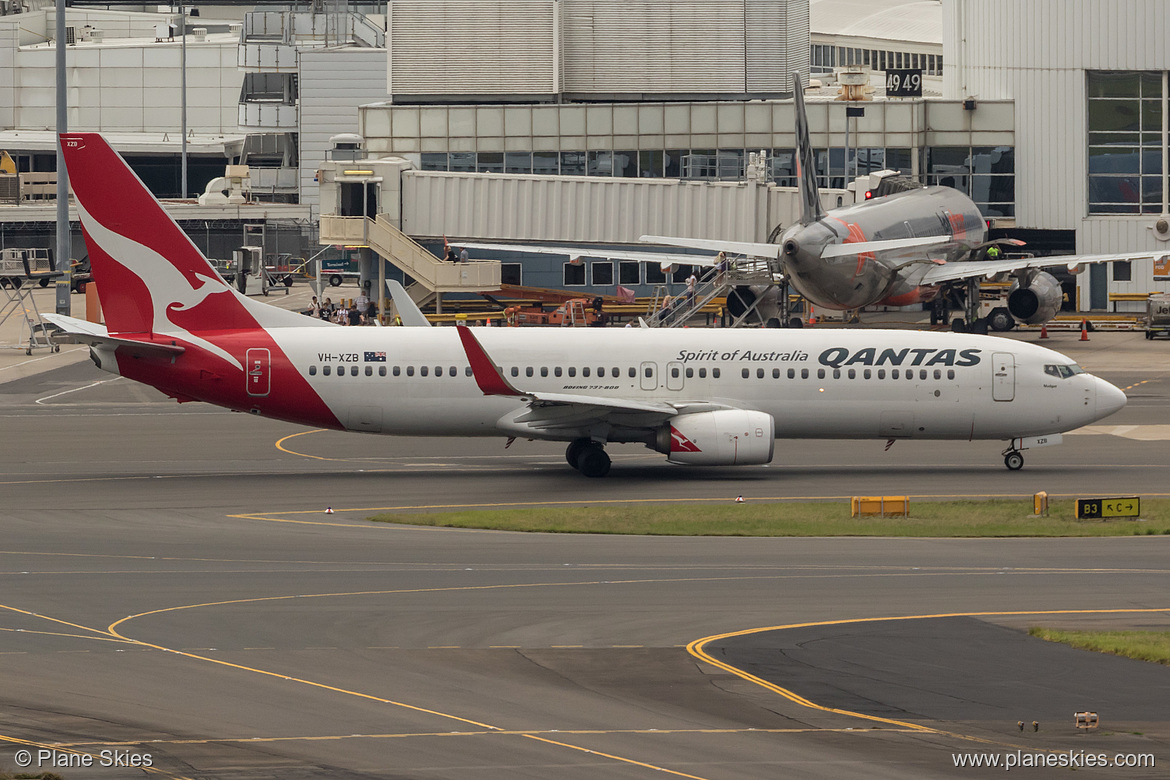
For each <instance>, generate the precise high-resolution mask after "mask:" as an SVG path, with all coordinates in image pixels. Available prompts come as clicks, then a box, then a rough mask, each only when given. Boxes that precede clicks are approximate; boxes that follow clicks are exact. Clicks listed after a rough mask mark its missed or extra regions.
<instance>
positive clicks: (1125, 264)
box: [1109, 260, 1133, 282]
mask: <svg viewBox="0 0 1170 780" xmlns="http://www.w3.org/2000/svg"><path fill="white" fill-rule="evenodd" d="M1109 265H1111V266H1113V281H1115V282H1129V281H1132V274H1133V269H1132V268H1131V267H1130V261H1129V260H1116V261H1114V262H1112V263H1110V264H1109Z"/></svg>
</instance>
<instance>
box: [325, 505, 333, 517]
mask: <svg viewBox="0 0 1170 780" xmlns="http://www.w3.org/2000/svg"><path fill="white" fill-rule="evenodd" d="M325 514H327V515H331V514H333V507H331V506H327V507H325Z"/></svg>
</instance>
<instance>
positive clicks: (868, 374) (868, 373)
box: [864, 368, 873, 379]
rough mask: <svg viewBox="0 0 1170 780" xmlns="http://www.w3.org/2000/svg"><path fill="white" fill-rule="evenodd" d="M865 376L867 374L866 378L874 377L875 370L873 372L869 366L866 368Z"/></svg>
mask: <svg viewBox="0 0 1170 780" xmlns="http://www.w3.org/2000/svg"><path fill="white" fill-rule="evenodd" d="M864 376H865V378H866V379H871V378H872V377H873V372H872V371H870V370H869V369H868V368H867V369H865V374H864Z"/></svg>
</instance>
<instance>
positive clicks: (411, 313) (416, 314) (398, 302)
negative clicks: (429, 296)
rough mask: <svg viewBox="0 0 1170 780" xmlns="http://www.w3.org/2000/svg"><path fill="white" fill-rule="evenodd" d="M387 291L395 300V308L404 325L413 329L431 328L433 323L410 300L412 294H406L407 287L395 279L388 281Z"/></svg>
mask: <svg viewBox="0 0 1170 780" xmlns="http://www.w3.org/2000/svg"><path fill="white" fill-rule="evenodd" d="M386 289H388V290H389V291H390V297H391V298H392V299H393V300H394V308H395V310H397V312H398V319H400V320H402V324H403V325H405V326H407V327H413V328H429V327H430V326H431V321H430V320H428V319H427V318H426V315H424V314H423V313H422V310H421V309H419V308H418V306H416V305H415V303H414V301H412V300H411V299H410V294H409V293H408V292H406V288H405V287H403V286H402V285H401V284H399V283H398V282H396V281H394V280H393V279H387V280H386Z"/></svg>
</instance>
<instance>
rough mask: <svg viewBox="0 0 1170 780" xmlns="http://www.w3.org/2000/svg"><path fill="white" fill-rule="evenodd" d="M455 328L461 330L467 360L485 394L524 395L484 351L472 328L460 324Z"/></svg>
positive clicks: (460, 336)
mask: <svg viewBox="0 0 1170 780" xmlns="http://www.w3.org/2000/svg"><path fill="white" fill-rule="evenodd" d="M455 330H456V331H458V332H459V340H460V341H462V342H463V351H464V352H466V353H467V362H468V363H470V364H471V373H472V376H474V377H475V383H476V384H477V385H479V389H480V390H482V391H483V394H484V395H517V396H518V395H524V393H521V392H520V391H519V390H517V389H516V388H515V387H513V386H512V384H511V383H510V382H509V381H508V380H507V379H505V378H504V375H503V374H502V373H501V372H500V369H499V368H497V367H496V364H495V363H493V362H492V359H491V358H490V357H488V354H487V352H484V349H483V347H482V346H481V345H480V343H479V339H477V338H476V337H475V334H474V333H472V332H471V328H468V327H467V326H465V325H459V326H457V327H456V328H455Z"/></svg>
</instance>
